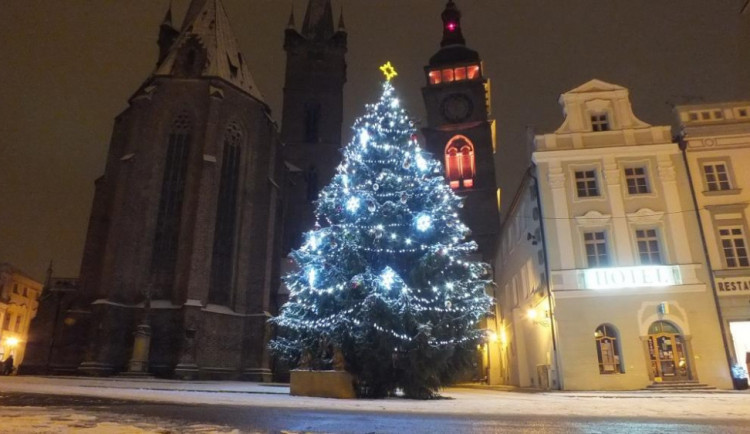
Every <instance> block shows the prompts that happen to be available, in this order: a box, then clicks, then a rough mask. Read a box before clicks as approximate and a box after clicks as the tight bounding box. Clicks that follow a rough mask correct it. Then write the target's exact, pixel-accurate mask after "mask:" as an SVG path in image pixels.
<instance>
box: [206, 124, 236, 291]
mask: <svg viewBox="0 0 750 434" xmlns="http://www.w3.org/2000/svg"><path fill="white" fill-rule="evenodd" d="M241 145H242V131H241V130H240V127H239V126H238V125H237V124H236V123H231V124H229V126H228V127H227V129H226V131H225V132H224V150H223V156H222V160H221V179H220V182H219V196H218V199H217V208H216V226H215V227H214V250H213V256H212V261H211V287H210V289H209V292H208V301H209V302H210V303H213V304H220V305H227V304H229V302H230V300H231V287H232V276H233V269H234V247H235V242H234V240H235V232H236V222H237V200H238V196H239V191H238V190H239V174H240V156H241V155H242V148H241Z"/></svg>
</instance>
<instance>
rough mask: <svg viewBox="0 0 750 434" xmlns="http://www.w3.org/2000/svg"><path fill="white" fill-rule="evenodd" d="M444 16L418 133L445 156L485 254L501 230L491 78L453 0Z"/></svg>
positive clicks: (467, 220)
mask: <svg viewBox="0 0 750 434" xmlns="http://www.w3.org/2000/svg"><path fill="white" fill-rule="evenodd" d="M442 20H443V40H442V41H441V43H440V50H438V52H437V53H435V55H433V56H432V57H431V58H430V62H429V64H428V65H427V66H426V67H425V78H426V80H427V85H426V86H425V87H423V88H422V96H423V98H424V102H425V107H426V109H427V126H426V127H424V128H423V129H422V133H423V134H424V136H425V140H426V147H427V149H428V150H429V151H430V152H432V153H433V154H434V155H435V156H436V157H437V158H440V159H441V160H442V161H443V164H444V167H445V177H446V178H447V180H448V182H449V183H450V186H451V188H453V190H454V191H455V192H456V193H457V194H459V195H460V196H462V197H464V198H465V202H464V208H463V210H462V216H461V217H462V219H463V221H464V223H466V225H467V226H468V227H469V228H470V229H471V231H472V238H473V239H474V240H476V241H477V243H478V244H479V250H480V253H482V256H483V257H484V259H485V260H488V259H489V258H491V256H492V254H493V252H494V250H495V245H494V244H495V239H496V236H497V232H498V230H499V211H498V199H499V198H498V193H497V191H498V190H497V183H496V181H495V163H494V153H495V121H494V120H493V119H490V117H489V116H490V83H489V79H487V78H485V77H484V74H483V65H482V60H481V58H480V57H479V54H478V53H477V52H476V51H474V50H471V49H470V48H468V47H467V46H466V41H465V40H464V37H463V33H462V31H461V12H460V11H459V10H458V9H457V8H456V5H455V3H454V2H453V0H450V1H448V4H447V5H446V6H445V10H444V11H443V14H442Z"/></svg>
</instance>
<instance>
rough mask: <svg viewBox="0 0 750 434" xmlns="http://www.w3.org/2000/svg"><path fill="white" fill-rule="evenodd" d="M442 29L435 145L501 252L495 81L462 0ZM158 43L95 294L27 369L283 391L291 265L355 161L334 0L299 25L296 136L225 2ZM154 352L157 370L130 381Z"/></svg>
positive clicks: (40, 320) (101, 251) (112, 167)
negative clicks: (466, 24)
mask: <svg viewBox="0 0 750 434" xmlns="http://www.w3.org/2000/svg"><path fill="white" fill-rule="evenodd" d="M443 22H444V35H443V42H442V44H441V49H440V50H439V51H438V53H437V54H435V56H433V58H432V59H430V63H429V65H428V66H427V67H426V69H425V71H426V73H427V79H428V84H427V86H426V87H425V88H424V90H423V93H424V98H425V104H426V106H427V113H428V121H429V122H428V124H427V126H426V128H425V129H424V130H423V133H424V135H425V138H426V146H427V148H428V149H429V150H431V151H433V152H434V153H435V154H436V157H437V158H440V159H441V160H442V159H445V160H444V163H445V164H446V171H447V172H446V177H447V178H448V180H449V181H450V182H451V183H452V184H451V185H452V186H454V184H455V186H454V187H455V189H456V191H457V192H459V194H462V195H464V196H466V197H467V206H466V207H465V209H464V210H463V213H464V216H463V217H464V219H465V221H467V223H468V225H469V227H470V228H471V229H472V230H473V232H474V233H475V236H476V238H477V239H478V240H479V244H480V248H481V249H482V251H483V252H487V251H489V249H491V247H490V246H491V244H492V243H494V231H496V228H497V226H498V225H497V200H496V196H495V188H496V187H495V180H494V165H493V164H492V161H493V153H494V149H493V148H494V145H493V142H494V137H493V121H492V120H490V119H489V104H488V101H489V98H488V96H487V95H488V84H487V80H485V79H484V78H483V77H482V72H481V61H480V59H479V57H478V54H477V53H476V52H474V51H472V50H470V49H468V48H467V47H466V46H465V43H464V41H463V37H462V35H461V28H460V13H459V12H458V10H457V9H456V7H455V5H454V4H453V1H449V2H448V5H447V6H446V9H445V11H444V13H443ZM158 45H159V49H160V50H159V51H160V52H159V58H158V62H157V66H156V68H155V70H154V71H153V73H152V74H151V75H150V76H149V77H148V78H147V79H146V80H145V81H144V83H143V84H142V85H141V86H140V88H139V89H138V90H137V91H136V92H135V93H134V94H133V96H132V97H131V98H130V100H129V106H128V108H127V109H126V110H125V111H124V112H123V113H121V114H120V115H119V116H118V117H117V118H116V120H115V126H114V129H113V133H112V139H111V142H110V147H109V153H108V157H107V161H106V166H105V169H104V174H103V175H102V176H101V177H100V178H99V179H97V180H96V183H95V185H96V189H95V196H94V201H93V206H92V212H91V216H90V220H89V228H88V233H87V239H86V244H85V250H84V257H83V260H82V266H81V275H80V285H79V288H78V289H77V291H75V292H71V291H68V290H65V291H56V292H55V291H54V288H51V289H52V290H53V292H54V297H51V298H49V299H48V300H47V301H46V302H45V303H44V304H43V305H42V306H41V307H40V312H39V315H38V316H37V320H36V321H35V322H34V324H32V328H31V330H30V336H29V342H28V346H27V356H26V360H25V362H24V365H23V366H22V367H21V373H29V374H86V375H98V376H103V375H114V374H120V373H127V372H129V373H131V374H146V373H150V374H154V375H158V376H168V377H176V378H186V379H187V378H202V379H246V380H254V381H268V380H270V379H271V374H272V363H271V358H270V355H269V354H268V350H267V347H266V343H267V341H268V339H269V337H270V335H271V334H272V333H273V330H271V328H270V327H269V326H268V325H267V320H268V318H269V317H270V316H271V315H274V314H276V313H277V312H278V309H279V308H280V305H281V304H282V303H283V301H284V300H283V298H282V299H279V298H278V294H277V293H278V288H279V286H280V274H281V273H280V267H281V260H282V258H284V257H285V256H286V255H287V253H288V252H289V250H290V249H292V248H296V247H297V246H298V245H299V240H300V239H301V234H302V233H303V232H304V231H305V230H308V229H310V228H311V227H312V225H313V223H314V217H313V201H314V200H315V199H316V198H317V194H318V191H319V190H320V189H321V188H322V187H323V186H325V185H326V184H327V183H328V182H329V181H330V179H331V178H332V177H333V174H334V172H335V168H336V166H337V165H338V162H339V161H340V153H339V149H340V148H341V146H342V136H341V128H342V119H343V87H344V84H345V82H346V59H345V55H346V52H347V32H346V29H345V27H344V22H343V15H342V16H340V17H339V20H338V23H337V25H336V26H335V27H334V19H333V13H332V10H331V1H330V0H309V1H308V3H307V8H306V11H305V17H304V21H303V23H302V26H301V28H300V30H297V28H296V25H295V17H294V15H293V14H292V15H291V16H290V20H289V24H288V26H287V29H286V31H285V39H284V50H285V51H286V54H287V67H286V77H285V87H284V106H283V113H282V121H283V122H282V129H281V130H279V129H278V127H277V124H276V123H275V122H274V121H273V119H272V118H271V115H270V109H269V107H268V105H267V104H266V103H265V102H264V99H263V96H262V94H261V93H260V92H259V90H258V88H257V87H256V85H255V83H254V80H253V77H252V75H251V72H250V66H249V65H248V64H247V62H246V60H245V59H244V58H243V56H242V54H241V53H240V51H239V49H238V46H237V42H236V40H235V38H234V35H233V32H232V29H231V26H230V22H229V18H228V16H227V14H226V11H225V9H224V6H223V5H222V2H221V0H192V1H191V4H190V6H189V8H188V11H187V14H186V16H185V18H184V21H183V23H182V26H181V27H180V28H176V27H174V26H173V25H172V17H171V11H170V12H168V13H167V16H166V17H165V19H164V21H163V23H162V25H161V27H160V30H159V38H158ZM443 70H446V71H450V74H451V75H450V77H451V79H450V80H449V79H448V75H444V74H447V72H445V73H444V72H443ZM459 70H460V71H463V72H462V73H463V74H464V75H463V76H459V72H457V71H459ZM436 71H437V74H438V75H439V76H440V77H441V78H440V80H437V81H436V79H435V78H434V77H435V74H436ZM459 77H462V78H459ZM454 178H455V179H454ZM467 219H468V220H467ZM134 335H135V338H134ZM144 336H145V337H147V338H148V339H150V341H148V340H146V341H143V340H141V341H139V339H143V338H144ZM134 342H140V344H137V343H135V344H134ZM143 342H146V344H145V345H146V349H147V350H150V351H149V352H148V355H147V358H146V361H145V368H144V369H143V370H142V372H132V371H133V369H132V367H133V362H134V360H135V359H136V353H137V352H138V351H136V350H137V349H138V348H139V345H141V346H143ZM142 349H143V348H140V350H142Z"/></svg>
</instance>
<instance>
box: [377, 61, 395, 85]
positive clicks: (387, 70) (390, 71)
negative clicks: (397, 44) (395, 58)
mask: <svg viewBox="0 0 750 434" xmlns="http://www.w3.org/2000/svg"><path fill="white" fill-rule="evenodd" d="M380 70H381V71H383V75H385V79H386V80H387V81H391V80H392V79H393V77H395V76H397V75H398V72H396V68H394V67H393V65H391V62H388V63H386V64H385V65H383V66H381V67H380Z"/></svg>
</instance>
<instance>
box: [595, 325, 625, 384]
mask: <svg viewBox="0 0 750 434" xmlns="http://www.w3.org/2000/svg"><path fill="white" fill-rule="evenodd" d="M594 339H595V340H596V355H597V357H598V358H599V373H600V374H621V373H623V372H625V371H624V370H623V365H622V362H621V360H620V347H619V344H620V342H619V339H618V334H617V330H616V329H615V328H614V327H612V326H611V325H609V324H602V325H600V326H599V327H597V328H596V331H594Z"/></svg>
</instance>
